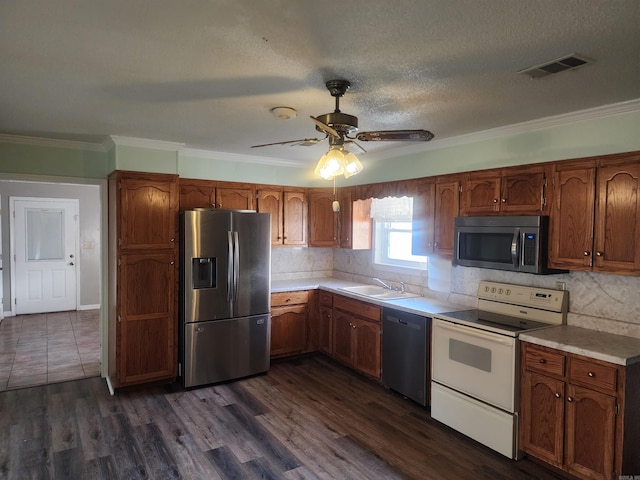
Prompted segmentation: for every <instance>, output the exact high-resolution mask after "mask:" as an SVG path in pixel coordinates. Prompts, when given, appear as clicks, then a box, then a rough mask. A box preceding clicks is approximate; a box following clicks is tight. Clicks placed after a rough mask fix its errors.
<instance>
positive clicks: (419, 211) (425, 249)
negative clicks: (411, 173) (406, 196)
mask: <svg viewBox="0 0 640 480" xmlns="http://www.w3.org/2000/svg"><path fill="white" fill-rule="evenodd" d="M435 211H436V184H435V182H434V181H422V182H420V183H419V184H418V185H417V186H416V190H415V193H414V195H413V221H412V226H411V229H412V233H413V235H412V237H411V253H412V254H413V255H431V254H432V253H433V243H434V241H435Z"/></svg>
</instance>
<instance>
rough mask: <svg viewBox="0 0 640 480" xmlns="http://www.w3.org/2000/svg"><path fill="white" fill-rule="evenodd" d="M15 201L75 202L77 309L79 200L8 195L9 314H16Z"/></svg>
mask: <svg viewBox="0 0 640 480" xmlns="http://www.w3.org/2000/svg"><path fill="white" fill-rule="evenodd" d="M16 202H69V203H73V204H75V207H76V213H75V215H76V229H75V230H76V231H75V237H74V239H73V243H74V244H75V256H74V262H75V264H76V265H77V267H76V274H75V284H76V285H75V286H76V288H75V290H76V301H75V309H76V310H78V304H79V302H80V287H81V285H82V282H81V281H80V278H79V277H80V270H81V266H80V222H79V221H78V220H77V217H79V216H80V201H79V200H78V199H77V198H49V197H17V196H11V197H9V251H10V255H11V316H14V315H16V314H17V307H16V274H17V268H16V263H17V262H16V254H15V246H16V226H15V224H16V215H15V211H16V210H15V208H16Z"/></svg>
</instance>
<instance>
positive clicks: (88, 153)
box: [0, 111, 640, 187]
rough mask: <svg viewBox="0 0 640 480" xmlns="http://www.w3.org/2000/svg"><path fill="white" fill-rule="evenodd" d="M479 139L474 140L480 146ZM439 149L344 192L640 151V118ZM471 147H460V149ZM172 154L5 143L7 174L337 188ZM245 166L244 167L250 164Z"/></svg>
mask: <svg viewBox="0 0 640 480" xmlns="http://www.w3.org/2000/svg"><path fill="white" fill-rule="evenodd" d="M473 138H474V136H469V137H467V140H470V139H471V140H472V139H473ZM475 138H476V140H475V141H469V142H468V143H464V144H460V143H459V144H458V145H456V146H445V145H446V143H445V141H443V144H444V145H443V146H441V147H438V144H437V142H434V143H432V144H431V147H432V149H431V150H428V151H426V152H421V153H416V154H410V155H404V156H401V157H398V158H394V159H387V160H375V159H370V158H367V155H366V154H364V155H362V156H361V160H362V163H363V164H364V170H363V172H361V173H360V174H359V175H357V176H355V177H351V178H350V179H344V178H339V179H337V184H338V186H344V185H357V184H363V183H374V182H382V181H388V180H400V179H406V178H417V177H428V176H432V175H439V174H445V173H453V172H461V171H470V170H479V169H487V168H493V167H502V166H511V165H523V164H530V163H538V162H546V161H551V160H563V159H569V158H580V157H587V156H594V155H603V154H609V153H620V152H626V151H634V150H640V111H633V112H627V113H620V114H615V115H609V116H603V117H599V118H591V119H588V120H582V121H577V122H573V123H569V124H564V125H560V126H555V127H549V128H539V129H537V130H533V129H532V130H531V131H529V132H525V133H517V134H511V135H507V136H502V137H499V138H488V137H485V138H486V139H485V140H477V138H478V136H475ZM458 140H460V141H462V140H464V139H456V141H458ZM188 152H189V151H188V150H187V152H186V153H182V152H180V151H178V149H177V148H176V149H175V150H171V149H155V148H146V147H140V146H126V145H117V146H114V147H112V148H110V149H109V150H108V151H104V152H99V151H94V150H79V149H74V148H61V147H43V146H37V145H25V144H14V143H8V142H6V141H0V173H9V174H11V173H15V174H36V175H55V176H67V177H83V178H106V177H107V175H108V174H109V173H110V172H112V171H113V170H116V169H117V170H135V171H144V172H157V173H177V174H178V175H180V176H181V177H185V178H202V179H215V180H228V181H236V182H249V183H266V184H273V185H291V186H308V187H330V186H332V182H331V181H326V180H322V179H318V178H314V176H313V165H309V166H308V167H306V168H300V167H291V166H286V165H278V166H274V165H266V164H260V163H249V162H246V161H234V157H235V156H233V155H229V157H227V158H218V157H224V156H225V154H219V153H212V154H211V155H209V154H207V158H203V157H200V156H194V155H192V156H189V154H188ZM243 160H244V159H243Z"/></svg>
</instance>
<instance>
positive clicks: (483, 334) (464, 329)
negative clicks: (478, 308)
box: [433, 318, 515, 346]
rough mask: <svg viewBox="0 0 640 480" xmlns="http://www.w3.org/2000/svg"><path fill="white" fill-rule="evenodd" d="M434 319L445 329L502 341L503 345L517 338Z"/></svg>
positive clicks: (493, 340)
mask: <svg viewBox="0 0 640 480" xmlns="http://www.w3.org/2000/svg"><path fill="white" fill-rule="evenodd" d="M434 320H435V321H434V325H433V326H434V327H438V328H443V329H445V330H451V331H453V332H458V333H464V334H465V335H471V336H473V337H477V338H484V339H486V340H489V341H491V342H495V343H500V344H502V345H509V346H512V345H513V344H514V342H515V339H514V338H513V337H507V336H505V335H500V334H499V333H488V332H485V331H484V330H480V329H478V328H474V327H469V326H466V325H460V324H457V323H452V322H449V321H448V320H443V319H440V318H434Z"/></svg>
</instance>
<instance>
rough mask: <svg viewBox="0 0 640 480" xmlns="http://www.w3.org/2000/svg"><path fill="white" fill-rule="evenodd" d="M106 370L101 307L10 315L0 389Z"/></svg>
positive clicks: (2, 344) (1, 338) (1, 333)
mask: <svg viewBox="0 0 640 480" xmlns="http://www.w3.org/2000/svg"><path fill="white" fill-rule="evenodd" d="M98 375H100V311H99V310H83V311H71V312H55V313H42V314H33V315H17V316H15V317H5V318H4V319H3V320H2V321H1V322H0V391H4V390H12V389H16V388H23V387H30V386H34V385H45V384H48V383H56V382H62V381H66V380H75V379H79V378H84V377H94V376H98Z"/></svg>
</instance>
